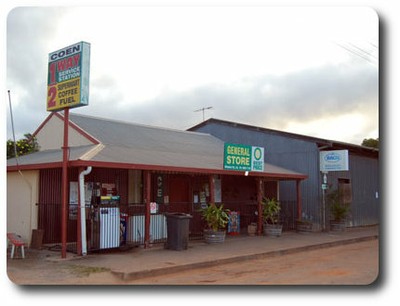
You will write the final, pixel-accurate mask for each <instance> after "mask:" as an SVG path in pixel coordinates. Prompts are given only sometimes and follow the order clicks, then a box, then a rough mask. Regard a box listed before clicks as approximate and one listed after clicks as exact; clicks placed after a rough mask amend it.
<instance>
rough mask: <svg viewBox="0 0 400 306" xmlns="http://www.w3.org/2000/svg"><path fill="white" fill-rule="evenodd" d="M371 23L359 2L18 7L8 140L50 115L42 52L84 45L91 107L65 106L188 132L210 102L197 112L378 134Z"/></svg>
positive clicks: (375, 40) (347, 136)
mask: <svg viewBox="0 0 400 306" xmlns="http://www.w3.org/2000/svg"><path fill="white" fill-rule="evenodd" d="M378 27H379V20H378V15H377V14H376V13H375V12H374V11H373V10H372V9H369V8H349V7H347V8H346V7H343V8H308V7H302V8H277V7H107V8H101V7H90V8H84V7H75V8H65V7H63V8H45V7H36V8H35V7H21V8H16V9H14V10H12V11H11V12H10V13H9V15H8V19H7V47H6V48H7V80H6V82H7V89H9V90H11V99H12V105H13V113H14V121H15V122H14V124H15V129H16V134H17V138H20V137H22V135H23V134H24V133H33V132H34V131H35V129H36V128H37V127H38V126H39V125H40V123H41V122H42V121H43V120H44V119H45V118H46V116H47V115H48V112H47V111H46V90H47V65H48V63H47V61H48V54H49V53H50V52H53V51H56V50H58V49H61V48H63V47H66V46H68V45H71V44H73V43H76V42H79V41H86V42H89V43H90V44H91V70H90V98H89V106H86V107H81V108H75V109H73V110H72V112H74V113H81V114H87V115H93V116H98V117H104V118H112V119H120V120H123V121H130V122H137V123H145V124H150V125H155V126H161V127H170V128H177V129H187V128H189V127H191V126H193V125H195V124H198V123H200V122H201V121H202V120H203V117H202V112H195V110H197V109H200V108H203V107H209V106H211V107H212V109H210V110H208V111H206V112H205V118H206V119H208V118H210V117H213V118H218V119H223V120H229V121H235V122H240V123H245V124H251V125H256V126H261V127H266V128H272V129H278V130H283V131H289V132H294V133H298V134H304V135H309V136H315V137H321V138H326V139H332V140H339V141H345V142H350V143H355V144H361V142H362V140H363V139H364V138H377V137H378V136H379V134H378V133H379V131H378V125H379V122H378V117H379V114H378V110H379V104H378V103H379V102H378V50H379V37H378V31H379V28H378ZM11 137H12V134H11V126H10V116H9V109H8V107H7V138H11Z"/></svg>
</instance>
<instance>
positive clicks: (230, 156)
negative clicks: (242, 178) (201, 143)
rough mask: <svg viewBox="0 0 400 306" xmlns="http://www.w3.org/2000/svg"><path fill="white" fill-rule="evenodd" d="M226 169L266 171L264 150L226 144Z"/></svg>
mask: <svg viewBox="0 0 400 306" xmlns="http://www.w3.org/2000/svg"><path fill="white" fill-rule="evenodd" d="M224 169H225V170H237V171H261V172H262V171H264V148H263V147H255V146H248V145H241V144H231V143H225V147H224Z"/></svg>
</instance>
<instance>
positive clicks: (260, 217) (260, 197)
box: [256, 177, 264, 235]
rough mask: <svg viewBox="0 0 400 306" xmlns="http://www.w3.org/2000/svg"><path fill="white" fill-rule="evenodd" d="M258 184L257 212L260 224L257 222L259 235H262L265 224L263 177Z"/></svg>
mask: <svg viewBox="0 0 400 306" xmlns="http://www.w3.org/2000/svg"><path fill="white" fill-rule="evenodd" d="M256 183H257V208H258V209H257V210H258V222H257V235H261V233H262V224H263V217H262V205H261V202H262V199H263V195H264V191H263V183H264V181H263V179H262V178H261V177H257V178H256Z"/></svg>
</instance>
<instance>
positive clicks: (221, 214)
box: [201, 203, 229, 243]
mask: <svg viewBox="0 0 400 306" xmlns="http://www.w3.org/2000/svg"><path fill="white" fill-rule="evenodd" d="M228 213H229V209H225V208H224V205H223V204H221V205H219V206H217V205H216V204H214V203H210V204H208V205H207V207H206V208H203V209H202V210H201V217H202V219H203V220H204V221H205V222H206V224H207V228H206V229H204V239H205V241H206V242H207V243H222V242H224V241H225V235H226V230H225V228H226V226H227V225H228V222H229V215H228Z"/></svg>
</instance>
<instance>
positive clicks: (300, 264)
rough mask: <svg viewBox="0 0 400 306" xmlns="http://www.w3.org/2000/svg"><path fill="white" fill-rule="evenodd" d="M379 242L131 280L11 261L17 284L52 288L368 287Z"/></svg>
mask: <svg viewBox="0 0 400 306" xmlns="http://www.w3.org/2000/svg"><path fill="white" fill-rule="evenodd" d="M378 243H379V242H378V240H371V241H366V242H360V243H354V244H349V245H344V246H337V247H331V248H324V249H319V250H313V251H307V252H301V253H295V254H289V255H282V256H276V257H267V258H263V259H257V260H246V261H244V262H237V263H232V264H224V265H221V266H217V267H209V268H203V269H193V270H187V271H183V272H179V273H173V274H167V275H162V276H156V277H147V278H140V279H136V280H130V281H123V280H121V279H119V278H117V277H116V276H114V275H113V274H112V273H111V272H110V271H108V270H106V269H104V268H101V267H87V266H84V265H83V264H82V263H79V264H78V263H71V262H48V261H46V260H37V259H36V260H35V259H26V260H8V275H9V278H10V279H11V280H12V281H13V282H15V283H18V284H51V285H56V284H71V285H72V284H81V285H83V284H109V285H130V284H132V285H134V284H140V285H143V284H149V285H152V284H158V285H221V284H223V285H272V284H274V285H275V284H285V285H288V284H290V285H292V284H296V285H315V284H318V285H319V284H322V285H324V284H327V285H328V284H340V285H367V284H370V283H372V282H374V280H375V279H376V278H377V276H378V274H379V250H378Z"/></svg>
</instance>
